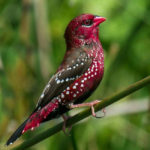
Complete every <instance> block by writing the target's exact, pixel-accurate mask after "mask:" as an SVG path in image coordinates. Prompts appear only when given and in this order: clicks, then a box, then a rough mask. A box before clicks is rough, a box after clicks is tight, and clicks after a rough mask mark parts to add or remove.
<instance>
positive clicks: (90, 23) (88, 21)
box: [82, 20, 93, 26]
mask: <svg viewBox="0 0 150 150" xmlns="http://www.w3.org/2000/svg"><path fill="white" fill-rule="evenodd" d="M92 24H93V21H92V20H84V21H83V22H82V25H83V26H91V25H92Z"/></svg>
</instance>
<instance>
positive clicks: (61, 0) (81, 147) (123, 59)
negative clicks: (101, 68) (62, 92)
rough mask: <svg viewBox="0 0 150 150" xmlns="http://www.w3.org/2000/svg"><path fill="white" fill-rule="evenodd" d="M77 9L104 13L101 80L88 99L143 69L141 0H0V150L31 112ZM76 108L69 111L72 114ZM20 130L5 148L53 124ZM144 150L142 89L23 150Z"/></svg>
mask: <svg viewBox="0 0 150 150" xmlns="http://www.w3.org/2000/svg"><path fill="white" fill-rule="evenodd" d="M82 13H92V14H96V15H100V16H104V17H106V18H107V21H106V22H104V23H102V24H101V25H100V39H101V42H102V45H103V48H104V50H105V73H104V78H103V81H102V83H101V85H100V86H99V88H98V89H97V90H96V92H95V93H94V94H93V95H92V96H91V97H90V98H89V99H88V100H94V99H103V98H104V97H107V96H110V95H111V94H113V93H114V92H116V91H119V90H120V89H123V88H125V87H127V86H128V85H130V84H132V83H134V82H135V81H138V80H140V79H142V78H144V77H146V76H147V75H149V74H150V1H149V0H93V1H92V0H82V1H81V0H9V1H8V0H0V149H3V145H4V144H5V142H6V140H7V139H8V137H9V136H10V135H11V134H12V133H13V131H14V130H15V129H16V128H17V127H18V125H19V124H20V123H21V122H22V121H23V120H24V119H25V118H26V117H27V116H28V115H29V114H30V112H31V111H32V110H33V109H34V107H35V105H36V102H37V100H38V97H39V96H40V94H41V92H42V90H43V88H44V85H45V84H46V83H47V81H48V80H49V78H50V76H51V75H52V74H53V73H54V72H55V71H56V69H57V67H58V66H59V64H60V62H61V60H62V58H63V55H64V53H65V48H66V47H65V40H64V38H63V35H64V31H65V28H66V26H67V24H68V23H69V21H70V20H71V19H72V18H74V17H76V16H77V15H79V14H82ZM78 111H79V109H76V110H74V112H75V113H76V112H78ZM60 120H61V119H57V120H54V121H51V122H48V123H46V124H43V125H41V126H40V127H39V128H37V129H35V130H34V131H33V132H31V131H29V132H27V133H26V134H24V135H23V136H22V137H21V138H20V139H19V140H18V141H16V142H15V143H14V144H13V145H12V147H13V146H15V145H17V144H19V143H21V142H22V141H23V140H26V139H28V138H31V137H33V136H34V135H36V134H37V133H39V132H41V131H43V130H45V129H47V128H49V127H52V126H54V125H55V124H57V122H59V121H60ZM50 149H51V150H58V149H62V150H63V149H64V150H67V149H69V150H110V149H111V150H149V149H150V86H147V87H145V88H143V89H142V90H140V91H138V92H135V93H134V94H132V95H130V96H128V97H126V98H124V99H123V100H122V101H120V102H118V103H115V104H113V105H111V106H110V107H108V108H106V116H105V117H104V118H102V119H94V118H92V117H89V118H88V119H85V120H83V121H82V122H80V123H78V124H77V125H74V126H73V129H72V131H71V136H65V135H64V134H63V132H60V133H58V134H56V135H54V136H53V137H50V138H48V139H46V140H45V141H42V142H41V143H39V144H37V145H35V146H34V147H32V148H30V149H29V150H50Z"/></svg>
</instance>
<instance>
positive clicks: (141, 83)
mask: <svg viewBox="0 0 150 150" xmlns="http://www.w3.org/2000/svg"><path fill="white" fill-rule="evenodd" d="M149 83H150V76H147V77H146V78H144V79H142V80H140V81H138V82H136V83H134V84H132V85H130V86H129V87H128V88H126V89H124V90H122V91H120V92H118V93H116V94H113V95H112V96H110V97H107V98H104V99H103V100H102V101H101V103H99V104H97V105H96V106H95V111H99V110H101V109H102V108H104V107H106V106H108V105H110V104H112V103H114V102H116V101H118V100H119V99H121V98H123V97H125V96H127V95H129V94H131V93H133V92H135V91H137V90H139V89H141V88H143V87H144V86H146V85H147V84H149ZM90 115H91V110H90V108H88V109H86V110H84V111H82V112H80V113H78V114H76V115H75V116H73V117H72V118H70V119H68V121H67V124H66V126H67V127H68V126H71V125H74V124H75V123H77V122H79V121H80V120H82V119H84V118H86V117H88V116H90ZM62 126H63V122H61V123H59V124H58V125H56V126H54V127H53V128H50V129H47V130H46V131H44V132H42V133H40V134H38V135H36V136H35V137H33V138H31V139H29V140H27V141H25V142H23V143H22V144H20V145H19V146H17V147H15V148H13V149H12V150H23V149H26V148H28V147H31V146H33V145H35V144H37V143H39V142H41V141H42V140H44V139H46V138H48V137H50V136H52V135H54V134H56V133H57V132H59V131H61V130H62Z"/></svg>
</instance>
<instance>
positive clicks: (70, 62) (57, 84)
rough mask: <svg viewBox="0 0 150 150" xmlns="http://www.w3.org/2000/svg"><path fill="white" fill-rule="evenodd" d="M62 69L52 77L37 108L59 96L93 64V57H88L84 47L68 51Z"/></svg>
mask: <svg viewBox="0 0 150 150" xmlns="http://www.w3.org/2000/svg"><path fill="white" fill-rule="evenodd" d="M66 55H67V56H65V57H64V58H65V59H64V61H63V62H62V65H61V66H60V69H59V71H58V72H56V74H55V75H54V76H53V77H52V78H51V79H50V81H49V82H48V84H47V85H46V87H45V89H44V91H43V93H42V95H41V96H40V98H39V101H38V104H37V109H38V108H39V107H43V106H45V105H46V104H48V103H49V102H50V101H51V100H52V99H53V98H54V97H57V96H58V95H59V94H61V92H63V91H64V90H65V89H66V88H67V87H68V86H69V85H70V84H71V83H73V82H74V81H75V80H76V79H77V78H79V77H80V76H81V75H82V74H83V73H84V72H85V71H86V70H87V69H88V68H89V66H90V65H91V63H92V59H91V58H89V57H88V55H87V53H86V52H85V51H84V50H83V49H74V50H72V52H71V53H70V52H69V53H67V54H66Z"/></svg>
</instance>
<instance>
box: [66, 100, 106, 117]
mask: <svg viewBox="0 0 150 150" xmlns="http://www.w3.org/2000/svg"><path fill="white" fill-rule="evenodd" d="M98 103H100V101H99V100H95V101H92V102H89V103H82V104H69V108H70V109H72V108H79V107H86V106H89V107H91V112H92V116H93V117H95V118H102V117H104V116H105V110H104V109H103V110H102V112H103V113H104V115H103V116H97V115H96V113H95V109H94V105H96V104H98Z"/></svg>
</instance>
